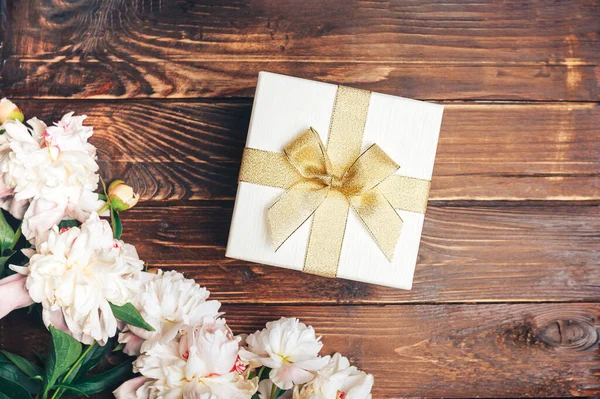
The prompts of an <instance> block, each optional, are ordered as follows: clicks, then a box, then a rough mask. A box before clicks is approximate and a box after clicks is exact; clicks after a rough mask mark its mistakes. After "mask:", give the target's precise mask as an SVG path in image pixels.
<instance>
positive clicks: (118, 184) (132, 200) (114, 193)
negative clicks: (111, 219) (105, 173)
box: [108, 180, 140, 211]
mask: <svg viewBox="0 0 600 399" xmlns="http://www.w3.org/2000/svg"><path fill="white" fill-rule="evenodd" d="M139 199H140V196H139V195H138V194H136V193H134V192H133V188H131V186H128V185H127V184H125V182H124V181H123V180H115V181H114V182H112V183H110V186H108V200H109V202H110V204H111V206H112V208H113V209H114V210H115V211H125V210H127V209H129V208H132V207H133V206H135V204H137V202H138V200H139Z"/></svg>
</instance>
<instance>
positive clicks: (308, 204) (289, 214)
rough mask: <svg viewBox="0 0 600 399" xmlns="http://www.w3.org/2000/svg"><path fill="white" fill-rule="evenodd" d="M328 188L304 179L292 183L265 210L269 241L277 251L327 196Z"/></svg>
mask: <svg viewBox="0 0 600 399" xmlns="http://www.w3.org/2000/svg"><path fill="white" fill-rule="evenodd" d="M328 191H329V190H328V189H327V188H326V187H324V186H323V185H322V184H320V183H317V182H314V181H311V180H306V181H300V182H298V183H296V184H294V185H293V186H292V187H291V188H290V189H289V190H287V191H286V192H285V193H284V194H283V195H282V196H281V197H279V199H278V200H277V201H276V202H275V203H274V204H273V205H271V207H270V208H269V210H268V211H267V220H268V222H269V228H270V230H271V241H272V243H273V246H274V247H275V250H276V251H277V250H278V249H279V247H281V246H282V245H283V243H284V242H285V241H286V240H287V239H288V238H290V236H291V235H292V234H294V232H295V231H296V230H298V229H299V228H300V226H302V225H303V224H304V222H306V220H308V218H310V217H311V216H312V214H313V213H315V211H316V210H317V208H318V207H319V206H320V205H321V203H322V202H323V201H324V200H325V198H327V193H328Z"/></svg>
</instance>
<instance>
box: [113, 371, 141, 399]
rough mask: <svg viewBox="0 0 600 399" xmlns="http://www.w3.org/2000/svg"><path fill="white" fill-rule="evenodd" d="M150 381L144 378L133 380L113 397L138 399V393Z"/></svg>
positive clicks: (124, 384)
mask: <svg viewBox="0 0 600 399" xmlns="http://www.w3.org/2000/svg"><path fill="white" fill-rule="evenodd" d="M149 380H150V379H149V378H146V377H144V376H140V377H135V378H132V379H130V380H128V381H125V382H124V383H123V384H121V385H120V386H119V387H118V388H117V389H115V390H114V391H113V395H115V398H116V399H138V396H137V393H136V391H137V390H138V389H139V388H140V387H141V386H142V385H144V384H145V383H146V382H147V381H149Z"/></svg>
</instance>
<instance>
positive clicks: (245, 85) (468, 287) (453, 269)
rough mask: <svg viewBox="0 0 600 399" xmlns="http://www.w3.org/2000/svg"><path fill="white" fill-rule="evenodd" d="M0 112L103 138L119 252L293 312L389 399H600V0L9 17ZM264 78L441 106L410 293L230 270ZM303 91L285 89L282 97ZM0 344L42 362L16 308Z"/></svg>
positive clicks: (61, 5) (145, 1)
mask: <svg viewBox="0 0 600 399" xmlns="http://www.w3.org/2000/svg"><path fill="white" fill-rule="evenodd" d="M0 9H1V11H2V17H1V24H2V25H1V35H2V37H1V40H2V53H1V58H2V72H1V73H2V75H1V76H2V80H1V86H0V90H1V93H2V96H8V97H11V98H12V99H13V100H15V102H17V103H18V104H19V105H20V106H21V107H22V109H23V110H24V112H25V114H26V115H27V116H33V115H38V116H41V117H43V118H44V119H46V120H48V121H52V120H57V119H59V118H60V116H61V115H62V113H64V112H66V111H69V110H74V111H76V112H77V113H86V114H87V115H89V123H90V124H92V125H93V126H94V127H95V136H94V138H93V142H94V144H95V145H97V146H98V148H99V154H100V162H101V164H102V172H103V175H104V176H105V178H107V179H111V178H117V177H123V178H125V180H127V181H128V182H130V183H132V184H133V185H134V186H135V187H136V189H137V190H138V191H139V192H140V193H141V196H142V199H143V202H142V203H141V204H140V205H138V206H137V207H136V208H135V209H134V210H132V211H130V212H126V213H125V214H124V219H125V220H124V222H125V234H124V239H125V240H126V241H129V242H131V243H133V244H135V245H136V246H137V248H138V251H139V253H140V256H141V257H142V258H143V259H145V260H146V261H147V262H148V263H149V264H150V265H151V266H158V267H164V268H175V269H177V270H180V271H182V272H184V273H185V274H186V275H187V276H189V277H193V278H195V279H197V281H198V282H199V283H200V284H203V285H206V286H207V287H208V288H209V289H210V290H211V291H212V295H213V297H214V298H217V299H219V300H221V301H223V303H224V308H225V310H226V311H227V318H228V320H229V322H230V324H231V325H232V326H233V328H234V330H235V331H236V332H239V333H241V332H247V333H248V332H252V331H254V330H255V329H257V328H260V327H261V326H262V325H263V324H264V323H265V322H266V321H267V320H271V319H274V318H278V317H279V316H284V315H285V316H297V317H300V318H301V319H302V320H303V321H305V322H306V323H310V324H313V325H314V326H315V328H316V329H317V331H318V332H320V333H321V334H323V342H324V343H325V352H334V351H341V352H342V353H345V354H346V355H348V356H349V357H350V358H351V360H352V361H354V362H355V363H356V364H357V365H358V366H359V367H360V368H362V369H364V370H366V371H367V372H370V373H373V374H374V375H375V388H374V391H373V392H374V397H375V398H397V397H407V396H426V397H442V396H444V397H462V396H482V397H494V396H497V397H516V396H536V397H539V396H571V395H573V396H583V395H600V353H599V349H598V343H599V330H600V321H599V319H598V317H599V316H600V212H599V209H598V206H599V205H600V201H599V196H600V107H599V104H598V102H599V100H600V85H599V81H600V2H599V1H597V0H587V1H585V0H581V1H577V0H553V1H546V0H519V1H512V0H505V1H502V0H496V1H483V0H468V1H458V0H455V1H443V2H438V1H433V0H406V1H401V0H397V1H385V0H371V1H359V0H303V1H291V0H289V1H287V0H251V1H247V2H244V1H231V2H227V1H223V0H211V1H183V0H138V1H126V0H21V1H14V2H12V1H8V0H0ZM261 70H266V71H272V72H278V73H284V74H290V75H296V76H300V77H305V78H311V79H316V80H322V81H327V82H333V83H340V84H345V85H349V86H355V87H359V88H364V89H370V90H374V91H380V92H383V93H389V94H394V95H401V96H406V97H413V98H417V99H422V100H429V101H435V102H440V103H442V104H444V105H445V106H446V112H445V116H444V121H443V124H442V132H441V136H440V142H439V146H438V155H437V160H436V166H435V170H434V177H433V181H432V192H431V200H430V202H429V208H428V211H427V215H426V221H425V227H424V231H423V238H422V241H421V249H420V255H419V263H418V266H417V269H416V275H415V283H414V288H413V290H412V291H400V290H394V289H388V288H382V287H376V286H371V285H367V284H362V283H356V282H351V281H343V280H328V279H324V278H319V277H315V276H309V275H305V274H302V273H299V272H292V271H287V270H283V269H278V268H275V267H268V266H262V265H258V264H250V263H246V262H242V261H236V260H231V259H226V258H225V257H224V252H225V244H226V240H227V234H228V229H229V223H230V218H231V213H232V206H233V199H234V196H235V190H236V177H237V173H238V169H239V163H240V156H241V152H242V148H243V145H244V142H245V137H246V131H247V127H248V121H249V117H250V112H251V105H252V96H253V92H254V87H255V84H256V78H257V74H258V72H259V71H261ZM290 95H293V93H290ZM0 326H1V330H0V331H1V338H0V339H1V341H0V346H2V347H3V348H6V349H10V350H14V351H16V352H19V353H21V354H27V353H28V352H29V351H30V349H32V348H33V349H37V350H43V348H44V345H45V341H46V339H47V333H45V332H44V330H43V329H41V328H39V327H36V323H35V322H34V321H33V320H31V318H30V317H27V316H26V315H25V314H24V312H17V313H16V314H13V315H11V316H10V317H8V318H7V319H5V320H4V321H3V322H2V324H0Z"/></svg>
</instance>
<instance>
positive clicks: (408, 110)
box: [226, 72, 443, 289]
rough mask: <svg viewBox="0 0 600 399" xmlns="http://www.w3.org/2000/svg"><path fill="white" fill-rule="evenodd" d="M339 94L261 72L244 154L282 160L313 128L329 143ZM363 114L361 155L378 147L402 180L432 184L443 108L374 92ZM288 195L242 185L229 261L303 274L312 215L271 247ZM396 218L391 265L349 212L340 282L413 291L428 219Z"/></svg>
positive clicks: (402, 215) (326, 86) (325, 85)
mask: <svg viewBox="0 0 600 399" xmlns="http://www.w3.org/2000/svg"><path fill="white" fill-rule="evenodd" d="M337 92H338V86H337V85H333V84H328V83H322V82H316V81H311V80H306V79H300V78H295V77H290V76H284V75H278V74H274V73H268V72H261V73H260V74H259V77H258V83H257V87H256V95H255V98H254V105H253V109H252V117H251V119H250V126H249V130H248V138H247V142H246V147H247V148H251V149H257V150H262V151H267V152H274V153H282V152H283V150H284V148H285V147H286V146H287V145H288V144H289V143H290V142H291V141H293V140H294V139H295V138H296V137H298V135H300V134H301V133H302V132H305V131H306V130H307V129H309V128H313V129H314V131H316V132H317V133H318V135H319V136H320V138H321V140H322V142H323V143H327V142H328V134H329V129H330V124H331V120H332V111H333V109H334V106H335V101H336V94H337ZM365 112H366V121H365V123H364V133H363V137H362V147H361V152H362V151H365V150H366V149H367V148H369V147H370V146H371V145H372V144H375V143H376V144H377V145H379V147H381V148H382V149H383V150H384V151H385V153H386V154H387V155H388V156H389V157H390V158H391V159H393V160H394V161H395V162H396V163H397V164H398V165H399V166H400V168H399V169H398V170H397V171H396V172H395V174H396V175H399V176H406V177H409V178H414V179H420V180H431V176H432V173H433V165H434V160H435V152H436V147H437V142H438V136H439V131H440V126H441V121H442V113H443V107H442V106H441V105H438V104H432V103H428V102H423V101H417V100H412V99H407V98H402V97H396V96H391V95H386V94H380V93H370V97H369V98H368V111H365ZM284 193H285V189H284V188H279V187H271V186H268V185H261V184H253V183H249V182H245V181H240V183H239V186H238V191H237V196H236V200H235V207H234V211H233V218H232V222H231V228H230V232H229V240H228V243H227V251H226V256H227V257H230V258H236V259H241V260H245V261H250V262H257V263H263V264H267V265H272V266H279V267H284V268H288V269H293V270H303V268H304V262H305V256H306V252H307V245H308V241H309V235H310V234H311V224H312V218H313V216H311V217H310V218H309V219H308V220H306V222H305V223H303V224H302V225H301V226H300V227H299V228H298V229H297V230H295V232H294V233H293V234H292V235H291V236H290V237H289V238H288V239H287V240H286V241H285V242H284V243H283V245H281V247H280V248H278V249H277V250H275V248H274V246H273V244H272V242H271V237H270V229H269V225H268V221H267V210H268V209H269V207H270V206H271V205H272V204H274V203H275V202H276V201H277V200H278V198H280V197H281V196H282V194H284ZM396 212H397V214H398V215H399V216H400V218H401V219H402V228H401V232H400V237H399V239H398V241H397V243H396V246H395V250H394V256H393V258H392V260H391V261H389V260H388V258H386V256H385V254H384V253H383V252H382V250H381V249H380V247H379V246H378V245H377V243H376V242H375V241H374V240H373V237H372V236H371V235H370V233H369V231H368V230H367V228H366V227H365V225H364V224H363V223H362V222H361V220H360V219H359V217H358V216H357V214H356V212H353V210H352V209H351V210H350V211H349V212H348V214H347V220H346V226H345V232H344V235H343V242H342V245H341V251H340V253H339V262H338V264H337V273H336V274H337V277H338V278H344V279H350V280H356V281H362V282H367V283H372V284H378V285H384V286H389V287H396V288H403V289H410V288H411V286H412V280H413V274H414V271H415V265H416V262H417V256H418V250H419V243H420V238H421V231H422V228H423V221H424V214H423V213H418V212H411V211H405V210H396ZM392 215H393V214H392Z"/></svg>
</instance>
